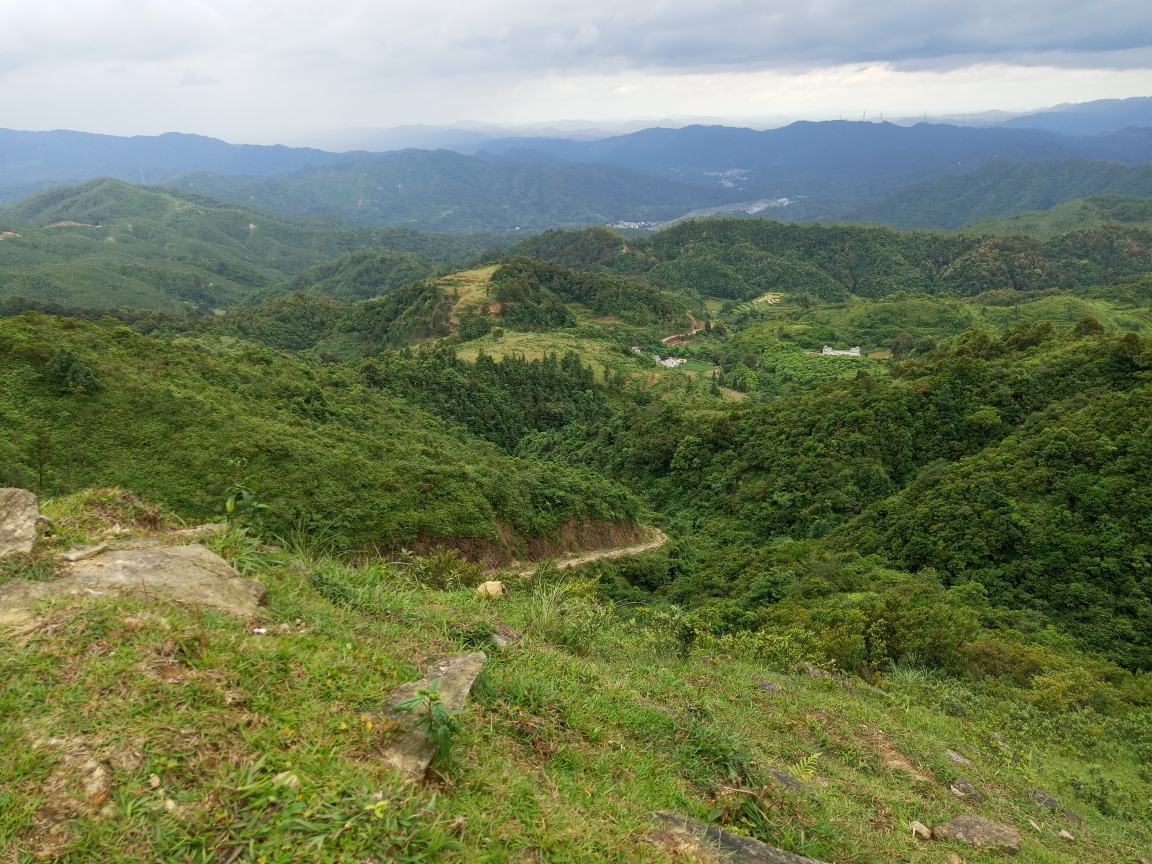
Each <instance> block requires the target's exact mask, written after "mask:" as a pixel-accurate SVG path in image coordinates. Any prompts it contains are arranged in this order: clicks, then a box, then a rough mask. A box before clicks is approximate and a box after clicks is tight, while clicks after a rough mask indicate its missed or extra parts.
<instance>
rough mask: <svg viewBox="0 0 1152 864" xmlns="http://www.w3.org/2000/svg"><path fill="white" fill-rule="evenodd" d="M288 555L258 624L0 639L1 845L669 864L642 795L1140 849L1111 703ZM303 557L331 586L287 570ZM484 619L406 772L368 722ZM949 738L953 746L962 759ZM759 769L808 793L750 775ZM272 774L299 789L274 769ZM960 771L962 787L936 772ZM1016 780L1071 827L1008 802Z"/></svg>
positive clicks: (878, 856) (140, 626)
mask: <svg viewBox="0 0 1152 864" xmlns="http://www.w3.org/2000/svg"><path fill="white" fill-rule="evenodd" d="M123 500H124V499H123V496H108V495H103V494H100V495H95V496H93V497H91V498H89V499H88V500H87V501H83V500H76V499H73V500H65V501H60V502H57V503H55V504H49V505H48V506H47V508H46V509H47V512H48V513H49V514H51V515H52V516H54V517H56V518H57V520H58V524H59V526H60V528H59V530H60V532H61V536H59V537H57V538H54V539H53V538H49V540H48V541H47V545H48V546H53V545H55V546H64V545H67V544H68V543H71V542H82V541H84V540H86V539H90V538H96V537H98V536H101V531H102V529H104V528H105V527H106V526H107V525H109V524H110V522H111V521H113V520H114V521H115V522H116V523H117V524H119V525H120V526H122V531H127V532H128V533H129V534H139V533H143V532H141V530H140V529H135V528H131V527H123V526H131V514H130V513H127V514H126V513H122V512H121V510H123V509H124V508H123V506H122V503H123ZM84 504H87V505H88V506H87V509H85V507H84V506H83V505H84ZM94 511H95V512H96V513H99V514H100V516H101V517H102V518H94V517H93V512H94ZM285 557H286V556H275V555H265V556H264V560H265V561H266V566H264V567H261V568H259V569H258V570H256V571H255V572H254V574H253V575H256V576H258V577H259V578H260V579H262V580H263V581H264V582H265V583H266V584H267V585H268V587H269V594H268V600H267V605H268V619H267V620H266V621H265V622H261V623H262V626H264V627H265V628H267V630H268V634H267V635H256V634H254V633H253V631H252V629H251V625H245V624H244V623H243V622H240V621H235V620H231V619H227V618H224V617H222V616H219V615H217V614H214V613H211V612H206V613H194V612H192V611H190V610H187V609H184V608H181V607H179V606H169V607H165V608H162V609H155V608H150V607H148V606H147V605H144V604H141V603H139V602H138V601H133V600H122V601H113V602H107V601H103V602H99V603H97V604H92V605H89V606H86V607H84V608H83V609H76V608H68V607H64V608H57V609H54V610H51V611H50V612H49V614H48V617H47V618H46V619H45V621H44V623H43V624H42V625H40V626H39V627H37V628H35V629H34V630H32V631H30V632H27V633H24V634H23V635H19V636H18V637H16V636H11V635H7V636H0V657H2V658H3V661H2V662H3V665H4V668H5V675H4V681H3V683H2V684H0V770H2V771H3V774H4V776H5V779H6V783H5V790H4V792H2V793H0V846H2V847H4V848H5V849H6V852H5V853H3V854H4V860H8V861H22V860H27V856H30V855H40V856H47V857H51V858H54V859H55V860H59V861H61V862H65V864H73V862H75V864H79V862H113V861H140V860H164V861H173V862H185V861H187V862H193V861H195V862H201V861H219V860H225V859H226V858H227V857H228V856H229V855H230V854H231V853H232V852H233V851H237V844H244V846H243V848H240V849H239V854H238V856H237V857H236V859H235V860H238V861H241V862H263V864H270V862H288V861H332V862H335V861H348V862H351V861H365V860H398V861H407V860H411V861H415V860H428V861H439V860H444V861H470V862H507V861H545V860H546V861H553V862H589V861H613V862H623V861H637V862H640V861H647V862H655V861H671V860H683V859H680V858H676V857H675V856H673V855H670V854H667V853H666V852H664V851H663V850H662V848H661V847H660V846H659V845H658V844H656V843H652V842H649V840H648V837H647V834H648V832H649V831H650V830H651V828H652V827H653V826H654V823H653V821H652V820H651V817H650V813H651V812H652V811H653V810H657V809H670V810H679V811H682V812H686V813H688V814H691V815H693V816H696V817H698V818H701V819H704V820H707V821H712V822H722V823H726V824H728V825H729V827H731V828H733V829H734V830H736V831H738V832H745V833H752V834H757V835H759V836H760V837H761V838H763V839H765V840H767V841H769V842H772V843H774V844H776V845H781V846H784V847H786V848H789V849H792V850H794V851H797V852H807V853H808V854H812V855H815V856H816V857H818V858H820V859H822V860H825V861H830V862H840V864H879V862H885V864H891V862H935V861H943V860H946V858H947V855H948V854H949V853H950V852H953V851H955V852H960V853H962V854H963V856H964V860H966V861H969V862H973V864H978V862H991V861H997V860H1002V857H1001V856H1000V855H998V854H992V853H985V854H980V853H974V852H973V851H972V850H969V849H968V848H966V847H963V846H961V845H959V844H950V843H932V844H924V843H921V842H919V841H916V840H914V839H913V838H912V837H911V835H910V832H909V830H908V823H909V822H910V821H911V820H913V819H917V820H919V821H922V822H925V823H927V824H933V823H935V822H937V821H940V820H944V819H947V818H950V817H952V816H955V815H958V814H961V813H979V814H980V815H983V816H987V817H990V818H994V819H997V820H1000V821H1003V822H1006V823H1008V824H1011V825H1013V826H1015V827H1017V828H1018V829H1019V830H1020V832H1021V834H1022V835H1023V837H1024V847H1023V850H1022V852H1021V856H1020V857H1021V859H1022V860H1026V861H1029V862H1032V861H1035V862H1041V864H1072V862H1106V861H1107V862H1128V861H1134V860H1136V857H1137V856H1139V855H1146V854H1148V851H1149V845H1150V844H1152V832H1150V831H1149V828H1148V825H1149V821H1148V819H1149V816H1152V814H1150V813H1149V812H1148V805H1147V804H1146V803H1145V802H1144V799H1146V798H1147V797H1148V795H1147V789H1146V788H1145V787H1146V785H1147V783H1148V778H1147V777H1143V778H1141V777H1140V776H1138V773H1137V772H1136V771H1135V769H1134V767H1133V766H1134V764H1136V762H1137V758H1136V756H1135V750H1136V747H1137V745H1136V744H1135V743H1134V741H1136V740H1138V739H1135V738H1133V736H1134V735H1136V734H1137V732H1136V730H1137V728H1138V727H1136V726H1133V725H1132V722H1131V721H1129V720H1128V719H1125V718H1114V719H1107V718H1098V717H1082V716H1078V715H1075V714H1061V713H1057V714H1050V713H1045V712H1043V711H1040V710H1037V709H1034V708H1031V707H1030V706H1029V705H1028V704H1027V703H1022V702H1018V701H1015V700H1013V699H1011V698H1010V697H997V696H996V695H995V694H994V692H986V691H984V690H982V689H980V688H976V687H965V686H962V685H960V684H958V683H955V682H951V683H949V682H945V681H942V680H937V679H933V678H931V677H930V676H928V677H926V676H924V675H923V674H922V673H921V674H913V673H900V674H896V675H893V676H892V677H891V679H890V680H889V681H888V682H887V683H886V685H885V688H886V690H887V693H886V695H885V694H881V695H878V694H875V693H873V692H871V691H868V690H864V689H861V690H860V691H859V692H857V691H856V690H854V689H852V690H845V689H843V688H842V687H841V686H840V685H837V684H835V683H834V682H833V681H832V680H831V679H828V678H823V679H812V678H804V677H789V675H790V674H792V673H793V668H792V667H793V664H794V663H795V662H796V661H798V660H800V659H802V658H803V652H802V651H800V650H799V649H798V648H797V647H796V646H795V645H793V644H792V643H790V642H789V640H788V639H787V638H786V637H768V638H764V639H760V640H727V641H726V640H724V639H715V638H714V639H711V640H708V641H705V642H703V643H701V644H699V645H697V646H696V647H695V648H694V649H693V650H692V651H691V652H690V653H689V654H688V655H686V656H685V657H684V658H683V659H680V657H679V655H678V651H677V650H676V645H675V643H674V642H671V641H669V637H668V635H667V631H666V630H663V629H661V628H660V627H659V626H654V627H647V626H645V625H644V624H643V623H642V622H643V619H642V621H641V623H631V624H630V623H628V622H627V621H625V620H622V619H619V618H616V617H614V616H611V615H610V614H609V615H608V616H607V617H604V615H603V614H602V613H598V612H596V609H597V607H596V606H595V605H594V604H593V603H591V602H590V601H586V600H581V599H580V598H581V596H582V594H583V593H584V590H583V589H582V588H581V583H578V582H577V583H567V587H566V588H565V587H561V590H560V591H559V596H557V591H556V585H557V583H555V582H554V581H550V580H539V581H536V580H534V581H532V582H527V583H517V584H514V585H513V586H512V587H513V592H512V594H511V595H510V596H509V597H507V598H505V599H502V600H498V601H488V602H482V601H480V600H479V599H478V598H477V597H476V596H475V594H474V593H473V592H471V591H469V590H463V591H456V592H440V591H430V590H427V589H420V588H418V587H417V586H416V585H415V584H413V583H412V582H411V581H410V579H409V578H407V577H405V576H404V575H403V574H402V573H400V572H397V571H395V570H393V569H391V568H389V567H386V566H381V565H378V564H377V565H374V566H372V567H369V568H366V569H361V568H359V567H356V566H348V565H346V564H341V563H339V562H336V561H332V560H330V559H325V558H324V557H323V556H320V557H318V558H309V557H308V556H307V555H298V557H296V558H294V559H293V560H294V563H293V564H292V565H291V566H283V564H281V563H279V562H280V561H282V560H283V559H284V558H285ZM317 572H318V573H323V574H324V575H325V577H326V582H325V583H324V584H327V585H328V586H329V589H328V590H329V594H330V595H331V596H337V595H335V594H332V593H331V592H332V587H331V586H339V592H340V593H339V596H341V597H342V598H343V600H342V601H341V602H342V605H334V604H333V603H332V602H330V601H329V600H327V599H325V597H323V596H321V595H320V594H319V593H318V592H317V590H316V589H315V588H313V587H312V586H311V585H310V580H309V579H308V576H307V574H310V573H317ZM25 575H29V574H25ZM557 601H559V602H560V603H561V604H566V606H567V608H568V610H569V615H568V618H567V620H569V621H579V620H585V621H596V622H598V623H597V624H593V625H591V626H585V627H583V628H580V627H574V626H571V625H566V624H565V623H564V621H565V620H566V619H557V618H555V617H554V615H550V614H549V612H552V613H554V612H555V611H556V610H557ZM496 616H499V617H500V619H502V620H504V621H506V622H508V623H510V624H512V625H513V626H515V627H518V628H521V629H522V630H524V631H525V632H526V634H527V636H526V638H525V640H524V641H523V643H522V644H521V645H520V646H519V647H516V648H512V649H509V650H505V651H499V650H497V649H494V648H492V647H491V646H490V645H489V646H487V647H486V650H487V651H488V653H489V655H490V660H489V661H488V663H487V666H486V675H487V682H488V687H487V692H484V691H485V688H484V687H481V688H479V689H478V690H477V699H476V700H475V701H474V702H473V703H472V704H471V705H470V706H469V707H468V709H467V710H466V712H465V713H464V714H463V715H462V716H461V718H460V720H461V723H462V727H463V731H462V733H461V735H460V736H459V738H458V740H457V742H456V744H455V747H454V750H453V754H454V755H453V759H452V761H451V763H450V764H448V765H445V766H442V767H441V769H440V771H439V773H438V775H436V778H435V779H434V782H432V783H430V784H429V785H426V786H419V785H404V784H401V783H400V782H399V781H398V779H397V777H396V776H395V775H393V774H392V773H391V772H390V771H389V770H388V769H387V768H385V767H384V766H383V764H382V762H381V760H380V758H379V755H378V751H379V748H380V747H381V746H382V745H383V744H384V743H385V742H386V741H387V740H388V738H389V736H390V733H391V728H392V727H391V724H390V723H389V722H388V720H387V719H386V718H381V717H379V716H373V715H370V714H367V713H366V712H371V711H374V710H377V709H378V708H379V707H380V706H381V704H382V703H383V701H384V699H385V697H386V695H387V693H388V692H389V691H390V690H391V689H392V688H393V687H394V686H396V684H398V683H399V682H402V681H409V680H414V679H416V678H418V677H419V676H420V674H421V672H420V670H421V668H422V666H423V664H424V663H426V662H428V661H429V660H430V659H432V658H435V657H438V656H440V655H442V654H445V653H451V652H453V651H459V650H474V647H475V646H476V645H477V643H476V642H475V641H472V640H474V638H475V637H474V636H470V635H469V634H478V633H482V632H483V630H484V628H485V626H488V625H490V622H492V621H493V620H494V618H495V617H496ZM589 616H591V617H589ZM781 672H786V673H789V675H781V674H779V673H781ZM765 679H768V680H771V681H774V682H776V683H777V684H778V685H779V686H780V688H781V689H780V691H779V692H778V693H774V694H769V693H767V692H764V691H762V690H761V689H760V688H759V682H761V681H763V680H765ZM856 686H859V685H856ZM49 739H53V743H48V740H49ZM1145 746H1146V745H1145ZM946 748H953V749H959V750H961V751H963V752H964V753H966V754H967V755H968V756H970V757H971V758H972V759H973V760H975V762H976V764H975V765H973V766H970V767H965V768H961V769H958V768H957V767H956V766H955V765H953V764H952V763H951V762H950V761H949V760H948V758H947V756H946V755H945V752H944V751H945V749H946ZM69 756H70V757H71V762H69V758H68V757H69ZM87 757H91V758H94V759H96V760H99V761H100V762H102V763H103V764H104V765H105V766H106V770H108V771H109V773H110V777H111V781H112V783H111V790H110V793H111V794H110V797H108V799H107V801H106V802H105V801H102V800H97V801H96V802H94V803H93V802H89V801H86V800H85V798H84V793H83V790H82V788H81V785H80V783H81V781H80V778H79V776H78V774H79V770H80V768H81V767H82V763H83V760H84V759H85V758H87ZM773 766H779V767H782V768H784V769H785V770H789V771H791V772H792V773H793V774H797V775H800V776H801V777H802V778H803V780H804V782H805V784H806V791H804V792H800V793H789V792H786V791H784V790H782V789H781V788H779V787H777V786H775V785H774V783H773V781H772V779H771V777H770V775H769V773H768V772H769V769H770V768H772V767H773ZM283 771H291V772H293V773H294V774H296V775H297V777H298V778H299V780H300V785H299V788H298V789H295V790H292V791H289V790H287V789H285V788H284V787H276V786H274V785H273V784H272V779H273V778H274V777H275V776H276V775H278V774H279V773H280V772H283ZM959 773H963V774H964V775H965V776H967V777H968V779H969V780H971V781H972V782H973V784H974V785H976V787H977V788H978V790H979V791H980V793H981V794H982V795H983V796H984V799H985V800H984V801H983V802H982V803H979V804H971V803H968V802H965V801H962V800H960V799H958V798H957V797H956V796H955V795H953V794H952V793H951V792H949V790H948V783H950V782H951V781H952V780H953V779H954V778H955V777H956V776H957V774H959ZM153 777H154V778H155V779H154V780H151V779H150V778H153ZM1037 786H1039V787H1040V788H1043V789H1045V790H1046V791H1048V792H1050V793H1051V794H1053V795H1055V796H1057V797H1058V798H1059V800H1060V802H1061V806H1062V807H1070V808H1071V809H1073V810H1074V811H1075V812H1076V814H1077V815H1078V817H1079V818H1080V819H1081V820H1083V821H1082V823H1081V822H1076V823H1074V822H1072V821H1070V819H1069V817H1067V816H1064V815H1062V814H1060V813H1051V812H1049V811H1046V810H1043V809H1041V808H1040V807H1038V806H1037V805H1035V804H1033V803H1031V801H1030V790H1031V789H1033V788H1035V787H1037ZM1137 789H1144V791H1143V792H1139V793H1137V792H1135V791H1134V790H1137ZM740 790H748V791H747V792H744V791H740ZM817 796H818V797H817ZM753 801H755V802H756V803H757V807H756V809H753V808H752V807H751V802H753ZM378 802H383V803H378ZM1033 823H1034V825H1035V827H1033ZM1060 829H1067V830H1070V831H1071V833H1072V834H1073V835H1074V837H1075V842H1073V843H1069V842H1066V841H1064V840H1061V839H1059V838H1057V837H1056V832H1057V831H1058V830H1060ZM371 856H375V857H374V858H373V857H371Z"/></svg>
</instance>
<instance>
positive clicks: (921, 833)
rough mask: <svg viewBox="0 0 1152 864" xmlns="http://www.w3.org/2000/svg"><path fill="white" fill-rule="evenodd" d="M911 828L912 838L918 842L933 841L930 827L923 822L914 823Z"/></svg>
mask: <svg viewBox="0 0 1152 864" xmlns="http://www.w3.org/2000/svg"><path fill="white" fill-rule="evenodd" d="M909 827H910V828H911V829H912V836H913V837H915V838H916V839H917V840H931V839H932V832H931V831H929V830H928V826H927V825H925V824H924V823H923V822H913V823H912V824H911V825H910V826H909Z"/></svg>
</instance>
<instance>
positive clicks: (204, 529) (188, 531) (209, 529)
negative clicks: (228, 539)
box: [168, 522, 228, 537]
mask: <svg viewBox="0 0 1152 864" xmlns="http://www.w3.org/2000/svg"><path fill="white" fill-rule="evenodd" d="M227 528H228V523H227V522H210V523H208V524H206V525H193V526H192V527H190V528H177V529H176V530H175V531H170V532H168V536H169V537H199V536H200V535H201V534H215V533H216V532H217V531H225V530H227Z"/></svg>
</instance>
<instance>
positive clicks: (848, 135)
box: [483, 120, 1152, 202]
mask: <svg viewBox="0 0 1152 864" xmlns="http://www.w3.org/2000/svg"><path fill="white" fill-rule="evenodd" d="M483 149H484V151H485V152H486V153H487V154H493V155H500V154H502V153H506V152H509V151H513V150H519V151H521V152H523V151H533V152H536V153H540V154H544V155H545V156H547V157H550V158H552V159H557V158H559V159H565V160H568V161H570V162H611V163H614V164H617V165H623V166H624V167H626V168H630V169H632V170H633V171H637V172H640V173H644V174H653V175H656V176H660V177H665V178H667V179H670V180H676V181H679V182H686V183H693V184H698V185H703V186H711V187H713V188H721V189H727V190H739V191H740V192H741V193H743V196H744V198H745V199H751V198H753V197H762V198H780V197H788V198H792V197H799V196H806V197H815V198H820V199H828V200H836V201H840V202H845V201H850V200H858V201H863V200H867V199H870V198H876V197H880V196H883V195H886V194H889V193H891V192H893V191H895V190H896V189H898V188H901V187H903V186H907V185H910V184H912V183H918V182H922V181H924V180H930V179H934V178H936V177H941V176H945V175H949V174H964V173H967V172H969V171H972V170H974V169H975V168H978V167H979V166H981V165H984V164H985V163H987V162H988V161H990V160H991V159H993V158H996V157H999V158H1000V159H1003V160H1005V161H1009V162H1024V161H1029V160H1035V159H1067V158H1082V159H1111V160H1116V161H1119V162H1127V163H1130V164H1135V163H1140V162H1147V161H1149V160H1152V128H1140V129H1129V130H1123V131H1119V132H1108V133H1102V134H1099V135H1092V136H1081V137H1077V136H1070V135H1061V134H1059V133H1056V132H1050V131H1046V130H1039V129H1005V128H1000V127H996V128H986V129H976V128H968V127H961V126H948V125H942V124H930V123H921V124H918V125H916V126H912V127H904V126H897V125H895V124H892V123H862V122H858V121H847V120H843V121H830V122H824V123H808V122H800V123H793V124H791V125H790V126H785V127H783V128H780V129H768V130H765V131H762V132H758V131H756V130H753V129H735V128H732V127H727V126H688V127H685V128H683V129H645V130H643V131H641V132H634V133H632V134H630V135H619V136H615V137H612V138H605V139H602V140H600V141H574V140H570V139H560V138H528V139H526V138H511V139H505V140H503V141H487V142H485V143H484V148H483ZM489 158H491V157H489Z"/></svg>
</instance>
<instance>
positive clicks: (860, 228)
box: [488, 218, 1152, 301]
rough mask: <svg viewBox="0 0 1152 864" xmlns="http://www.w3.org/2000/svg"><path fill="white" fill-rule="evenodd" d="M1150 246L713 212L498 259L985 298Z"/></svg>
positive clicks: (1148, 239)
mask: <svg viewBox="0 0 1152 864" xmlns="http://www.w3.org/2000/svg"><path fill="white" fill-rule="evenodd" d="M1150 250H1152V229H1150V228H1149V227H1148V226H1147V225H1143V224H1140V223H1131V224H1120V223H1111V222H1110V223H1109V224H1106V225H1100V226H1096V227H1090V228H1084V229H1080V230H1075V231H1067V232H1064V233H1060V234H1056V235H1053V236H1050V237H1025V236H1013V237H999V236H994V235H991V236H985V235H981V234H979V233H975V232H971V233H970V232H968V231H964V232H958V233H955V234H945V233H943V232H930V231H898V230H896V229H894V228H889V227H887V226H882V225H856V224H831V225H824V224H821V223H816V222H814V223H805V224H799V225H793V224H785V223H783V222H777V221H774V220H769V219H733V218H713V219H697V220H689V221H684V222H679V223H677V224H675V225H673V226H671V227H668V228H665V229H663V230H661V231H657V232H655V233H653V234H650V235H649V236H647V237H632V238H626V237H624V236H622V235H619V234H616V233H614V232H611V231H609V230H607V229H604V228H586V229H583V230H581V231H569V232H562V231H545V232H543V233H542V234H539V235H534V236H532V237H527V238H525V239H524V240H521V241H520V242H519V243H517V244H515V245H513V246H511V247H509V248H508V249H507V250H506V251H498V252H494V253H492V254H491V255H489V256H488V258H489V259H492V260H495V259H499V258H503V257H511V256H515V255H532V256H536V257H540V258H544V259H547V260H552V261H556V262H558V263H561V264H563V265H565V266H569V267H575V268H578V269H584V270H588V271H591V272H601V271H606V272H614V273H618V274H621V275H625V274H627V275H636V276H640V277H641V278H643V279H644V280H646V281H648V282H651V283H653V284H655V285H658V286H660V287H662V288H666V289H674V290H677V291H680V292H684V293H689V294H692V295H695V296H698V297H714V298H718V299H721V300H734V301H747V300H752V299H755V298H757V297H759V296H761V295H763V294H765V293H769V292H777V293H791V294H808V295H810V296H811V297H813V298H815V299H819V300H823V301H840V300H844V299H847V297H848V296H849V295H856V296H859V297H870V298H877V297H884V296H887V295H890V294H894V293H896V292H899V291H905V292H917V291H920V292H926V293H930V294H948V295H954V296H975V295H978V294H982V293H984V292H986V291H991V290H999V289H1004V288H1008V289H1013V290H1016V291H1030V290H1042V289H1048V288H1061V289H1072V288H1077V287H1090V286H1093V285H1104V284H1108V283H1110V282H1112V281H1113V280H1116V279H1118V278H1125V277H1128V276H1132V275H1139V274H1141V273H1145V272H1148V271H1149V270H1150V269H1152V251H1150Z"/></svg>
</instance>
